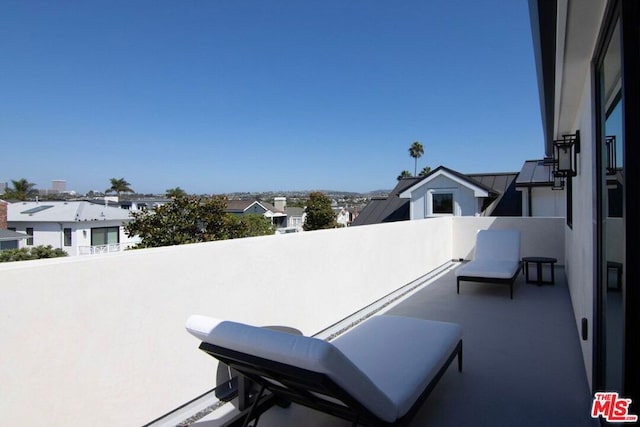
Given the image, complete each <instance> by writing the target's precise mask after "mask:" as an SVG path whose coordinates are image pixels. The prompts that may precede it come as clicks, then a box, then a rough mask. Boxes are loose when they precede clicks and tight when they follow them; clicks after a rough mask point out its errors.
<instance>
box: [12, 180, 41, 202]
mask: <svg viewBox="0 0 640 427" xmlns="http://www.w3.org/2000/svg"><path fill="white" fill-rule="evenodd" d="M11 185H12V188H8V189H7V190H6V191H5V194H4V197H5V198H7V199H16V200H27V199H31V198H34V197H35V196H36V195H37V194H38V190H36V189H35V186H36V185H35V184H34V183H32V182H29V181H27V180H26V179H25V178H21V179H19V180H17V181H16V180H13V179H12V180H11Z"/></svg>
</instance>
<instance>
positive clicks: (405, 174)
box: [397, 170, 411, 181]
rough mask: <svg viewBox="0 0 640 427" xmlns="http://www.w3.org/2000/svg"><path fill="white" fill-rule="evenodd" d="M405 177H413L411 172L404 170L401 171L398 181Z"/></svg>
mask: <svg viewBox="0 0 640 427" xmlns="http://www.w3.org/2000/svg"><path fill="white" fill-rule="evenodd" d="M405 178H411V172H409V171H407V170H404V171H402V172H400V175H398V178H397V179H398V181H400V180H401V179H405Z"/></svg>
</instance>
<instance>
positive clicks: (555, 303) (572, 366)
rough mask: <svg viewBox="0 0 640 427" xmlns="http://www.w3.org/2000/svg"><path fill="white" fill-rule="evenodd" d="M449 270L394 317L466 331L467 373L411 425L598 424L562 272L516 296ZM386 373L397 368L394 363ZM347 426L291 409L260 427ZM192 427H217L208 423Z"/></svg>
mask: <svg viewBox="0 0 640 427" xmlns="http://www.w3.org/2000/svg"><path fill="white" fill-rule="evenodd" d="M460 288H461V289H460V295H457V294H456V286H455V276H454V273H453V272H452V271H451V272H449V273H447V274H446V275H445V276H444V277H442V278H441V279H439V280H437V281H435V282H434V283H432V284H430V285H428V286H426V287H425V288H423V289H421V290H419V291H418V292H416V293H415V294H414V295H412V296H411V297H409V298H407V299H406V300H404V301H402V302H401V303H399V304H398V305H396V306H394V307H392V308H391V309H390V310H389V311H388V314H394V315H402V316H412V317H419V318H424V319H432V320H443V321H449V322H455V323H458V324H460V325H461V326H462V328H463V331H464V338H463V339H464V368H463V372H462V373H459V372H458V371H457V369H456V368H455V367H453V366H454V365H455V364H453V365H452V367H450V368H449V369H448V371H447V372H446V374H445V375H444V376H443V377H442V379H441V380H440V382H439V384H438V385H437V386H436V388H435V389H434V390H433V392H432V393H431V395H430V397H429V398H428V399H427V401H426V402H425V404H424V405H423V406H422V408H421V409H420V411H419V413H418V415H417V416H416V418H415V419H414V420H413V422H412V423H411V426H443V427H446V426H458V427H459V426H518V427H526V426H598V425H599V423H598V422H597V420H594V419H592V418H591V417H590V409H591V395H590V392H589V389H588V384H587V379H586V375H585V369H584V365H583V362H582V356H581V352H580V344H579V336H578V331H577V328H576V324H575V321H574V317H573V312H572V308H571V301H570V298H569V293H568V289H567V285H566V279H565V275H564V270H563V269H562V268H558V267H556V284H555V285H554V286H550V285H545V286H536V285H533V284H527V283H525V279H524V275H522V274H521V275H520V276H519V278H518V279H517V281H516V284H515V288H514V299H513V300H510V299H509V290H508V287H507V286H504V285H493V284H482V283H471V282H463V283H461V285H460ZM386 369H393V361H389V365H388V366H387V367H386ZM302 424H304V425H305V427H312V426H326V427H330V426H331V427H333V426H335V427H338V426H348V425H350V423H347V422H344V421H341V420H338V419H336V418H333V417H330V416H326V415H323V414H318V413H317V412H314V411H311V410H308V409H306V408H301V407H299V406H296V405H292V406H291V407H290V408H288V409H281V408H277V407H276V408H273V409H271V410H270V411H268V412H267V413H266V414H264V415H263V416H262V418H261V419H260V426H261V427H269V426H289V425H290V426H294V425H302ZM194 425H197V426H200V427H205V426H210V425H213V423H211V422H207V421H206V419H203V420H202V421H200V422H197V423H195V424H194Z"/></svg>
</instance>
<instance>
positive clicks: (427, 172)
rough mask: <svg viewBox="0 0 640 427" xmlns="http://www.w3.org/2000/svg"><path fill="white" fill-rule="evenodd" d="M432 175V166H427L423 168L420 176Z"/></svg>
mask: <svg viewBox="0 0 640 427" xmlns="http://www.w3.org/2000/svg"><path fill="white" fill-rule="evenodd" d="M430 173H431V167H430V166H425V167H423V168H422V170H421V171H420V174H419V175H418V176H427V175H429V174H430Z"/></svg>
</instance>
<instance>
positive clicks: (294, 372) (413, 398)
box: [186, 315, 462, 426]
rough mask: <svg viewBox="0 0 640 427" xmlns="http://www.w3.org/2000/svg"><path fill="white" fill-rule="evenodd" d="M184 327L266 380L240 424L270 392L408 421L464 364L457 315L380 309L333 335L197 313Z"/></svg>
mask: <svg viewBox="0 0 640 427" xmlns="http://www.w3.org/2000/svg"><path fill="white" fill-rule="evenodd" d="M186 328H187V330H188V331H189V332H190V333H191V334H192V335H194V336H195V337H197V338H198V339H200V340H201V341H202V343H201V344H200V347H199V348H200V349H201V350H203V351H205V352H207V353H208V354H210V355H211V356H213V357H215V358H216V359H218V360H220V361H221V362H223V363H225V364H227V365H229V366H230V367H231V368H233V369H235V370H237V371H238V372H239V373H241V374H242V375H244V376H246V377H248V378H249V379H250V380H252V381H254V382H255V383H257V384H258V385H259V386H261V387H263V388H262V390H261V391H260V394H259V395H258V396H257V397H254V407H253V408H252V410H251V411H250V412H249V413H248V414H247V415H246V417H245V419H244V420H243V421H244V424H243V425H247V424H248V423H249V422H250V421H251V420H253V419H255V420H256V424H257V419H259V416H260V414H261V413H262V412H264V411H265V410H267V409H268V408H269V407H271V406H272V404H273V402H272V403H271V404H267V403H263V401H264V402H266V399H269V398H273V399H280V401H282V400H285V401H293V402H296V403H298V404H301V405H304V406H307V407H310V408H314V409H316V410H319V411H322V412H325V413H329V414H332V415H334V416H337V417H340V418H343V419H347V420H350V421H352V422H353V425H354V426H356V425H358V424H360V425H365V426H400V425H405V424H406V423H407V422H408V421H409V420H410V419H411V418H412V417H413V416H414V415H415V413H416V411H417V410H418V409H419V407H420V405H421V403H422V402H423V401H424V400H425V399H426V398H427V396H428V395H429V393H430V392H431V390H432V389H433V388H434V387H435V385H436V383H437V382H438V380H439V379H440V377H441V376H442V375H443V374H444V372H445V371H446V369H447V367H448V366H449V365H450V364H451V362H452V361H453V360H454V359H455V357H456V356H457V357H458V369H459V370H460V371H461V370H462V330H461V328H460V326H459V325H456V324H453V323H446V322H436V321H430V320H423V319H415V318H409V317H400V316H387V315H380V316H374V317H372V318H371V319H369V320H367V321H365V322H364V323H362V324H361V325H358V326H356V327H355V328H353V329H352V330H350V331H348V332H347V333H345V334H343V335H341V336H339V337H338V338H336V339H335V340H333V341H332V342H327V341H324V340H320V339H317V338H311V337H305V336H301V335H292V334H288V333H286V332H280V331H274V330H270V329H265V328H260V327H255V326H249V325H245V324H242V323H236V322H230V321H220V320H216V319H212V318H210V317H206V316H200V315H193V316H191V317H190V318H189V319H188V321H187V324H186ZM264 391H268V393H267V394H263V392H264ZM240 422H241V421H237V423H238V425H240V424H239V423H240ZM232 425H236V424H232ZM254 425H255V424H254Z"/></svg>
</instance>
